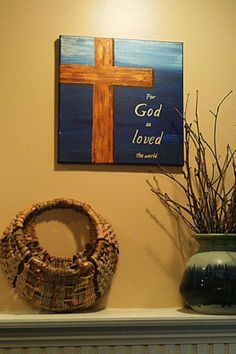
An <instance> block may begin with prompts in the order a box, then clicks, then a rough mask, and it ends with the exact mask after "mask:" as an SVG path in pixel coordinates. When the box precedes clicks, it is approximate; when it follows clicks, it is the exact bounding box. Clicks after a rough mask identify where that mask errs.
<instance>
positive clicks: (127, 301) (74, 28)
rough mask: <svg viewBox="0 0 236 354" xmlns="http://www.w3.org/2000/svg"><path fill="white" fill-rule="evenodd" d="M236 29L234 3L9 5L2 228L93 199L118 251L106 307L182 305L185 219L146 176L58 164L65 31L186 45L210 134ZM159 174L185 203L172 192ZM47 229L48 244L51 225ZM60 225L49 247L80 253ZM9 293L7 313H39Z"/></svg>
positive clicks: (3, 69)
mask: <svg viewBox="0 0 236 354" xmlns="http://www.w3.org/2000/svg"><path fill="white" fill-rule="evenodd" d="M235 24H236V1H235V0H224V1H223V0H198V1H189V0H179V1H175V0H146V1H143V0H142V1H141V0H129V1H127V0H86V1H84V0H68V1H65V0H1V1H0V77H1V86H0V87H1V95H0V112H1V115H0V124H1V128H0V146H1V147H0V159H1V161H0V166H1V169H0V179H1V180H0V185H1V210H0V229H1V230H2V231H3V230H4V228H5V227H6V226H7V224H8V223H9V221H10V219H11V218H12V217H13V216H14V214H15V213H16V212H17V211H18V210H21V209H22V208H24V207H26V206H29V205H31V204H32V203H33V202H36V201H43V200H48V199H51V198H54V197H60V196H65V197H72V198H75V199H78V200H80V201H84V202H87V203H89V204H91V205H92V206H93V207H94V208H95V210H97V211H98V212H100V213H101V214H102V215H104V216H106V217H107V218H108V219H109V220H110V221H111V223H112V224H113V226H114V228H115V230H116V233H117V236H118V238H119V243H120V252H121V254H120V262H119V266H118V269H117V273H116V275H115V278H114V281H113V283H112V287H111V290H110V292H109V294H108V295H107V297H106V299H105V302H106V305H107V306H108V307H170V306H181V304H182V302H181V298H180V296H179V293H178V285H179V282H180V279H181V275H182V271H183V266H184V263H185V261H186V259H187V257H188V256H189V254H190V253H191V249H192V248H191V242H190V241H189V240H188V237H187V236H188V234H189V232H188V231H187V230H186V229H184V228H183V230H182V227H181V230H182V231H181V236H179V235H178V230H177V224H176V221H175V220H173V218H171V217H170V215H169V214H168V212H167V211H166V210H165V208H164V207H163V206H162V205H161V204H160V202H159V201H158V200H157V199H156V198H155V197H154V195H152V193H151V192H150V191H149V188H148V186H147V184H146V179H147V178H151V176H150V173H149V168H147V167H146V168H141V167H130V168H129V167H117V166H116V167H104V168H102V167H93V166H86V167H85V166H81V165H75V166H71V165H69V166H58V165H57V164H55V149H54V146H55V95H54V92H55V87H54V80H55V77H54V71H55V59H54V42H55V41H56V39H57V38H58V36H59V35H60V34H71V35H81V36H101V37H118V38H137V39H154V40H167V41H168V40H169V41H182V42H184V81H185V82H184V89H185V96H186V94H187V93H190V94H191V111H192V108H193V106H194V94H195V90H196V89H198V90H199V91H200V112H201V113H202V125H203V127H205V128H206V129H207V130H209V127H210V123H209V121H207V119H208V109H209V108H211V109H212V108H214V107H215V105H216V103H217V102H218V101H219V100H220V99H221V98H222V96H223V95H224V94H225V93H226V92H228V91H229V90H231V89H234V90H235V85H236V59H235V58H236V41H235V38H236V25H235ZM235 95H236V90H235V93H234V94H233V96H231V98H230V99H229V100H228V101H227V103H226V105H225V106H224V109H223V110H222V114H223V116H222V117H223V119H222V121H221V122H220V129H221V133H222V135H221V136H222V138H221V142H222V143H224V144H225V143H228V142H230V143H231V144H232V145H233V144H234V146H235V136H236V134H235V113H236V103H235V102H236V100H235V97H236V96H235ZM203 114H204V116H203ZM175 172H178V171H175ZM158 178H159V181H160V183H161V186H162V188H163V189H166V190H167V191H168V192H169V193H170V194H172V195H173V196H176V197H179V198H180V192H179V190H177V189H176V187H175V186H174V185H172V184H171V183H170V182H168V181H166V179H165V177H164V176H162V175H159V176H158ZM150 214H152V215H153V217H151V216H150ZM155 219H156V220H155ZM67 221H68V219H67ZM41 226H42V227H41V228H40V227H39V233H40V234H42V237H43V234H44V232H46V230H48V227H49V226H50V225H49V224H46V225H45V224H44V225H41ZM57 226H58V225H57ZM180 226H181V225H180ZM61 227H63V232H65V236H64V235H62V236H61V237H60V235H57V233H56V232H54V231H55V225H54V224H53V226H52V228H51V230H53V232H52V231H51V233H49V234H50V235H49V236H51V238H50V239H49V241H45V242H46V245H47V247H48V248H49V251H51V253H53V252H58V253H57V254H60V253H61V254H62V255H64V254H65V253H66V252H68V253H70V252H71V253H73V252H74V251H75V246H76V242H75V240H74V239H73V235H71V234H69V232H68V230H67V227H66V226H65V225H64V226H62V225H61ZM63 232H62V233H63ZM40 237H41V236H40ZM54 237H55V243H57V248H55V246H54V244H53V242H51V240H52V238H53V239H54ZM42 242H44V241H43V240H42ZM47 242H48V243H47ZM0 290H1V291H0V309H1V310H2V311H3V310H10V311H16V310H24V311H26V310H30V306H28V304H26V303H25V302H24V301H21V300H19V299H17V297H16V296H15V295H14V292H13V291H11V288H10V287H9V286H8V285H7V284H6V281H5V279H4V277H3V275H2V274H1V285H0Z"/></svg>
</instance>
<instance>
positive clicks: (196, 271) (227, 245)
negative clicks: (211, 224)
mask: <svg viewBox="0 0 236 354" xmlns="http://www.w3.org/2000/svg"><path fill="white" fill-rule="evenodd" d="M195 238H196V240H197V241H198V242H199V249H198V251H197V252H196V253H195V254H194V255H193V256H192V257H191V258H190V259H189V261H188V263H187V265H186V269H185V272H184V275H183V279H182V282H181V284H180V293H181V295H182V296H183V298H184V300H185V302H186V304H187V305H189V306H190V307H191V308H192V309H193V310H195V311H197V312H200V313H205V314H236V234H197V235H195Z"/></svg>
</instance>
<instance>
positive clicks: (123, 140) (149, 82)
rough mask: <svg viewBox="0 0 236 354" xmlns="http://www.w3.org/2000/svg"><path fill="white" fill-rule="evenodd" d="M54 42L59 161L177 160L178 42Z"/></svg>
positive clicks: (179, 135) (71, 38)
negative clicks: (56, 44)
mask: <svg viewBox="0 0 236 354" xmlns="http://www.w3.org/2000/svg"><path fill="white" fill-rule="evenodd" d="M59 42H60V55H59V58H60V59H59V61H60V62H59V110H58V111H59V124H58V126H59V129H58V162H59V163H94V164H161V165H176V166H177V165H182V164H183V121H182V119H181V117H180V115H179V114H178V113H177V112H176V109H177V110H179V111H180V112H181V111H182V109H183V44H182V43H176V42H160V41H147V40H128V39H111V38H92V37H77V36H60V39H59Z"/></svg>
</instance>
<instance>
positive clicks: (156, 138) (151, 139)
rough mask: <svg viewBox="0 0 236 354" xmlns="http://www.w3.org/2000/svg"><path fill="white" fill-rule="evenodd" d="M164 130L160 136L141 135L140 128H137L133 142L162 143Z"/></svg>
mask: <svg viewBox="0 0 236 354" xmlns="http://www.w3.org/2000/svg"><path fill="white" fill-rule="evenodd" d="M163 135H164V132H163V131H162V132H161V135H160V136H148V135H140V134H139V130H138V129H136V131H135V134H134V137H133V140H132V143H133V144H148V145H161V141H162V138H163Z"/></svg>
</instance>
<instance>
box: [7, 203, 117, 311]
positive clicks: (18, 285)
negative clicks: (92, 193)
mask: <svg viewBox="0 0 236 354" xmlns="http://www.w3.org/2000/svg"><path fill="white" fill-rule="evenodd" d="M54 208H68V209H73V210H75V211H76V212H79V213H83V214H85V215H87V216H88V218H89V225H90V233H91V236H92V235H93V237H94V236H95V239H94V240H91V241H90V242H89V243H88V244H87V245H86V247H85V250H84V251H83V252H78V253H77V254H76V255H74V256H73V257H72V258H59V257H53V256H51V255H50V254H49V253H48V252H47V251H46V250H45V249H43V248H42V247H41V246H40V245H39V240H38V238H37V235H36V232H35V218H36V216H38V215H39V214H41V213H43V212H45V211H47V210H50V209H54ZM118 253H119V252H118V245H117V241H116V237H115V234H114V231H113V229H112V226H111V225H110V224H109V223H108V222H107V221H106V220H105V219H104V218H103V217H101V216H100V215H99V214H97V213H96V212H95V211H94V210H93V209H92V208H91V207H90V206H89V205H87V204H85V203H80V202H78V201H76V200H73V199H64V198H63V199H61V198H60V199H54V200H52V201H47V202H42V203H38V204H34V205H32V206H31V207H30V208H28V209H25V210H24V211H22V212H19V213H17V215H16V217H15V218H14V219H13V220H12V221H11V223H10V226H9V227H8V228H7V229H6V231H5V232H4V234H3V238H2V239H1V244H0V257H1V262H2V265H3V269H4V271H5V273H6V274H7V277H8V279H9V281H10V282H11V284H12V285H13V287H14V288H15V289H16V291H17V292H18V293H19V294H20V295H22V296H23V297H24V298H25V299H26V300H28V301H30V302H31V303H32V304H33V305H34V306H36V307H38V308H40V309H44V310H49V311H53V312H72V311H75V310H81V309H86V308H89V307H90V306H92V305H93V304H94V303H95V302H96V301H97V300H98V299H99V298H100V297H101V296H102V295H103V293H104V292H105V290H106V289H107V288H108V286H109V285H110V283H111V280H112V276H113V274H114V272H115V269H116V265H117V261H118Z"/></svg>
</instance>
